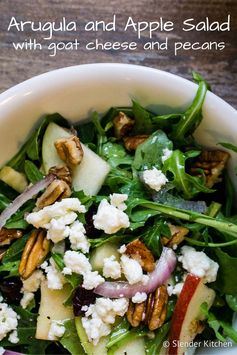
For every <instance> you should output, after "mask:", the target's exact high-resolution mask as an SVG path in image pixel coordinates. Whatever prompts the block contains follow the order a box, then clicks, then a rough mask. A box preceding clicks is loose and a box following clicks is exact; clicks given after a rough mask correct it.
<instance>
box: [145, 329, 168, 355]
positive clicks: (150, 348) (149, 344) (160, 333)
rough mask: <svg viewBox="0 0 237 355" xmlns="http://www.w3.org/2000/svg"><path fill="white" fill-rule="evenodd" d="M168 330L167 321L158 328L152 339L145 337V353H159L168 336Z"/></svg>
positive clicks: (150, 354)
mask: <svg viewBox="0 0 237 355" xmlns="http://www.w3.org/2000/svg"><path fill="white" fill-rule="evenodd" d="M169 330H170V322H167V323H165V324H163V325H162V327H161V328H159V329H158V330H157V331H156V333H155V337H154V338H153V339H149V338H146V341H145V349H146V354H147V355H157V354H160V351H161V348H162V345H163V342H164V340H165V339H166V338H167V336H168V332H169Z"/></svg>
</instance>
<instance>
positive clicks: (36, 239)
mask: <svg viewBox="0 0 237 355" xmlns="http://www.w3.org/2000/svg"><path fill="white" fill-rule="evenodd" d="M50 245H51V242H50V241H49V240H48V239H47V238H46V231H45V230H42V229H35V230H34V231H33V232H32V233H31V235H30V237H29V239H28V240H27V242H26V245H25V248H24V250H23V253H22V256H21V261H20V265H19V269H18V271H19V274H20V275H21V277H22V278H23V279H27V278H28V277H29V276H30V275H31V274H32V273H33V272H34V270H35V269H36V268H37V266H39V265H40V264H41V263H42V262H43V260H44V258H45V257H46V255H47V254H48V252H49V250H50Z"/></svg>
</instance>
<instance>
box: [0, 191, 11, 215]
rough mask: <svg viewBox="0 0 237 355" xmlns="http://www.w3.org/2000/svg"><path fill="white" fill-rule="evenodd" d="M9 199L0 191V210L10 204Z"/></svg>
mask: <svg viewBox="0 0 237 355" xmlns="http://www.w3.org/2000/svg"><path fill="white" fill-rule="evenodd" d="M10 202H11V201H10V200H9V199H8V198H7V197H6V196H5V195H3V194H1V193H0V212H2V211H3V210H5V208H6V207H7V206H8V205H9V204H10Z"/></svg>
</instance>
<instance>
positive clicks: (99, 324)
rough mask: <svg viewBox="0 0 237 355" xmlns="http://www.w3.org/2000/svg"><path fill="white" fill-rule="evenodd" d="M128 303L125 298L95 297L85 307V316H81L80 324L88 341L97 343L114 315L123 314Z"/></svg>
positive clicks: (113, 319) (106, 332)
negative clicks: (92, 301) (93, 300)
mask: <svg viewBox="0 0 237 355" xmlns="http://www.w3.org/2000/svg"><path fill="white" fill-rule="evenodd" d="M128 304H129V301H128V300H127V299H126V298H120V299H117V300H111V299H109V298H97V299H96V303H95V304H93V305H90V306H89V307H88V308H87V310H86V313H85V317H82V325H83V328H84V329H85V331H86V334H87V336H88V339H89V341H90V342H93V344H94V345H97V344H98V342H99V340H100V338H101V337H103V336H106V335H108V334H109V333H110V332H111V324H113V323H114V322H115V318H116V316H121V317H122V316H124V314H125V313H126V312H127V309H128Z"/></svg>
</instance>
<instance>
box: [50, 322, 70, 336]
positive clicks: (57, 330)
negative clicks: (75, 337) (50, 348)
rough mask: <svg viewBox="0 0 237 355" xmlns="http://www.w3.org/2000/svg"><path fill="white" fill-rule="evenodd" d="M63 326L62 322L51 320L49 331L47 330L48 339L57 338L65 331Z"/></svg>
mask: <svg viewBox="0 0 237 355" xmlns="http://www.w3.org/2000/svg"><path fill="white" fill-rule="evenodd" d="M65 330H66V329H65V327H64V325H63V323H62V322H60V321H56V320H52V322H51V325H50V328H49V332H48V340H58V339H59V338H61V337H62V336H63V334H64V333H65Z"/></svg>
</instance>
